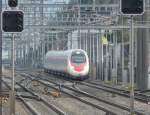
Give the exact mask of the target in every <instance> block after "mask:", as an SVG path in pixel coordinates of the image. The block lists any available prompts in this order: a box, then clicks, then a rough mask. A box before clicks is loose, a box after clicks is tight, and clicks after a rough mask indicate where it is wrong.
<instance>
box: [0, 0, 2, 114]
mask: <svg viewBox="0 0 150 115" xmlns="http://www.w3.org/2000/svg"><path fill="white" fill-rule="evenodd" d="M0 12H2V0H1V1H0ZM0 22H1V15H0ZM1 26H2V25H1ZM1 79H2V31H1V30H0V91H2V80H1ZM0 114H1V115H2V103H0Z"/></svg>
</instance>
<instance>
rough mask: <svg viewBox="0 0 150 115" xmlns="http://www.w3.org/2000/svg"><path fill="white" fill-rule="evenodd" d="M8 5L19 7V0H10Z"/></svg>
mask: <svg viewBox="0 0 150 115" xmlns="http://www.w3.org/2000/svg"><path fill="white" fill-rule="evenodd" d="M8 5H9V6H10V7H17V5H18V0H8Z"/></svg>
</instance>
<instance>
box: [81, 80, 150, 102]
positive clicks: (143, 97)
mask: <svg viewBox="0 0 150 115" xmlns="http://www.w3.org/2000/svg"><path fill="white" fill-rule="evenodd" d="M80 84H82V85H86V86H89V87H92V88H96V89H100V90H104V91H106V92H110V93H114V94H117V95H121V96H124V97H128V98H130V92H129V91H127V90H123V89H120V88H115V87H111V86H108V85H104V84H96V83H93V82H81V83H80ZM135 99H136V100H138V101H140V102H143V103H149V102H150V96H148V95H144V94H141V93H138V92H135Z"/></svg>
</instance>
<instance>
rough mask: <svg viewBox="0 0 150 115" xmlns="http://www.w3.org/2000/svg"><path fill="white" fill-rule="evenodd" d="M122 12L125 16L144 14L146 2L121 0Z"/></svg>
mask: <svg viewBox="0 0 150 115" xmlns="http://www.w3.org/2000/svg"><path fill="white" fill-rule="evenodd" d="M121 12H122V14H125V15H141V14H143V12H144V0H121Z"/></svg>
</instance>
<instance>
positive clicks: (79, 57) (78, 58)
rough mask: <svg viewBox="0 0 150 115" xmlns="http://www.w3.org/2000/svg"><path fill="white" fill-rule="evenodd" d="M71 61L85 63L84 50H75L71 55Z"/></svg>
mask: <svg viewBox="0 0 150 115" xmlns="http://www.w3.org/2000/svg"><path fill="white" fill-rule="evenodd" d="M71 62H72V63H85V62H86V57H85V55H84V53H82V52H73V53H72V55H71Z"/></svg>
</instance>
